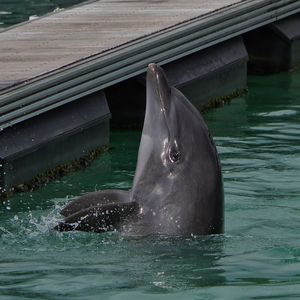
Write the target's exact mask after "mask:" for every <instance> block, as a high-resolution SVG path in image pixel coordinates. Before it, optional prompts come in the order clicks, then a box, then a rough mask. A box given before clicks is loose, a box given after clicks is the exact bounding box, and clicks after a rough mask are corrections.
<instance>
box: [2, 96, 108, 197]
mask: <svg viewBox="0 0 300 300" xmlns="http://www.w3.org/2000/svg"><path fill="white" fill-rule="evenodd" d="M109 119H110V111H109V108H108V105H107V102H106V98H105V95H104V93H103V92H102V93H98V95H94V96H89V97H87V98H82V99H81V100H80V101H77V102H73V103H70V104H67V105H65V106H62V107H60V108H58V109H56V110H52V111H50V112H47V113H45V114H42V115H39V116H37V117H35V118H32V119H29V120H27V121H24V122H22V123H19V124H17V125H15V126H12V127H9V128H6V129H4V130H3V131H2V132H1V133H0V162H1V163H0V193H1V191H2V193H3V192H6V191H8V190H10V189H11V188H12V187H14V186H16V185H19V184H23V183H26V182H29V181H30V180H31V179H32V178H34V177H35V176H36V175H38V174H40V173H43V172H46V171H48V170H50V169H52V168H54V167H55V166H57V165H59V164H62V163H66V162H72V161H73V160H75V159H78V158H80V157H82V156H85V155H87V154H88V153H89V152H90V151H92V150H94V149H97V148H99V147H102V146H104V145H108V143H109Z"/></svg>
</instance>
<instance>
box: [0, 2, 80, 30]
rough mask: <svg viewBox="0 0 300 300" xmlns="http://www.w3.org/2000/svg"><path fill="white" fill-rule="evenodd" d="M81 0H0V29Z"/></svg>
mask: <svg viewBox="0 0 300 300" xmlns="http://www.w3.org/2000/svg"><path fill="white" fill-rule="evenodd" d="M81 2H83V0H1V1H0V30H1V28H4V27H7V26H11V25H14V24H17V23H20V22H24V21H28V19H29V17H30V16H35V15H37V16H42V15H44V14H46V13H48V12H52V11H54V10H55V9H59V8H66V7H69V6H71V5H75V4H78V3H81Z"/></svg>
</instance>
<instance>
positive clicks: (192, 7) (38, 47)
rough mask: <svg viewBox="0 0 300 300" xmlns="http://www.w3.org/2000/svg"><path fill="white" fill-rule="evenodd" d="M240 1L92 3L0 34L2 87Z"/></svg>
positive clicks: (123, 0) (120, 0) (126, 0)
mask: <svg viewBox="0 0 300 300" xmlns="http://www.w3.org/2000/svg"><path fill="white" fill-rule="evenodd" d="M238 2H243V1H241V0H218V1H207V0H185V1H182V0H175V1H174V0H164V1H151V0H147V1H129V0H101V1H93V2H89V3H86V4H83V5H80V6H76V7H74V8H72V9H67V10H63V11H60V12H57V13H53V14H50V15H48V16H46V17H42V18H39V19H36V20H34V21H32V22H28V23H26V24H22V25H21V26H15V27H13V28H11V29H8V30H6V31H4V32H1V33H0V69H1V72H0V86H5V85H8V83H9V84H11V83H13V82H19V81H24V80H28V79H31V78H34V77H36V76H38V75H41V74H44V73H47V72H50V71H53V70H56V69H58V68H61V67H62V66H65V65H68V64H71V63H73V62H76V61H79V60H82V59H84V58H86V57H89V56H92V55H95V54H99V53H101V52H104V51H107V50H109V49H112V48H115V47H118V46H120V45H122V44H125V43H128V42H130V41H132V40H136V39H138V38H141V37H144V36H146V35H149V34H151V33H154V32H158V31H161V30H163V29H165V28H167V27H171V26H174V25H176V24H178V23H181V22H184V21H187V20H190V19H192V18H195V17H199V16H202V15H206V14H207V13H211V12H213V11H215V10H220V9H222V8H224V7H227V6H229V5H233V4H236V3H238Z"/></svg>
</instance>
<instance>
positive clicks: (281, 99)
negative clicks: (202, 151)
mask: <svg viewBox="0 0 300 300" xmlns="http://www.w3.org/2000/svg"><path fill="white" fill-rule="evenodd" d="M71 2H72V3H71ZM76 2H79V1H69V4H74V3H76ZM58 3H61V5H62V4H66V3H68V1H46V0H44V1H38V0H36V1H26V0H23V1H12V0H6V1H3V0H0V22H2V23H5V24H4V25H3V26H7V25H9V24H13V23H16V20H18V21H22V20H26V18H28V16H29V15H32V14H39V11H40V10H41V13H45V12H46V11H50V10H53V9H54V8H55V7H56V6H57V5H58ZM21 4H22V5H21ZM5 5H6V7H5V9H4V6H5ZM10 5H11V6H10ZM43 7H44V8H45V7H50V8H49V9H45V10H42V8H43ZM25 8H26V9H25ZM30 9H32V10H30ZM18 11H19V12H20V13H19V16H18ZM1 12H2V13H1ZM3 12H10V13H7V14H5V13H3ZM9 16H11V18H8V17H9ZM4 17H5V18H6V17H7V19H5V18H4ZM249 89H250V92H249V95H248V96H247V97H245V98H239V99H235V100H234V101H232V103H231V104H230V105H226V106H224V107H222V108H219V109H217V110H214V111H211V112H209V113H207V114H206V115H205V119H206V120H207V123H208V126H209V128H210V130H211V132H212V134H213V136H214V138H215V141H216V144H217V147H218V151H219V153H220V158H221V163H222V167H223V174H224V185H225V222H226V226H225V227H226V228H225V229H226V232H225V234H224V235H219V236H211V237H198V238H188V239H183V238H178V239H174V238H172V239H171V238H144V239H136V240H135V239H126V238H124V237H122V236H120V235H119V234H118V233H109V234H93V233H80V232H76V233H64V234H62V233H57V232H52V231H51V230H50V229H51V227H52V226H53V224H55V223H56V220H57V219H58V218H59V213H58V212H59V209H60V207H62V206H63V205H64V203H66V202H68V201H70V199H71V198H72V197H76V196H78V195H81V194H83V193H84V192H87V191H93V190H96V189H103V188H121V189H128V188H130V186H131V182H132V179H133V175H134V169H135V163H136V155H137V148H138V144H139V132H113V133H112V135H111V143H112V146H113V148H112V150H111V151H110V152H109V153H106V154H105V155H103V156H102V157H100V158H98V159H97V160H96V161H95V162H94V163H93V164H92V165H91V166H90V167H89V168H87V169H86V170H84V171H82V172H78V173H75V174H72V175H70V176H67V177H65V178H63V179H61V180H58V181H55V182H53V183H51V184H49V185H48V186H46V187H44V188H42V189H40V190H38V191H36V192H34V193H24V194H19V195H16V196H14V197H12V198H10V199H9V201H8V202H7V203H5V204H4V205H2V206H0V299H1V300H2V299H3V300H4V299H115V300H119V299H122V300H123V299H144V300H146V299H172V300H173V299H299V298H300V241H299V229H300V225H299V213H300V179H299V177H300V176H299V175H300V72H295V73H291V74H280V75H274V76H267V77H250V78H249ZM41 159H42V158H41Z"/></svg>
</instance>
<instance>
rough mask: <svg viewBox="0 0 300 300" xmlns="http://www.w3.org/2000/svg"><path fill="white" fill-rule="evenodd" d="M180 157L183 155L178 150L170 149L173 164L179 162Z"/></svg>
mask: <svg viewBox="0 0 300 300" xmlns="http://www.w3.org/2000/svg"><path fill="white" fill-rule="evenodd" d="M180 156H181V154H180V151H179V150H178V149H176V148H173V147H172V148H171V149H170V152H169V157H170V160H171V162H178V161H179V159H180Z"/></svg>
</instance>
